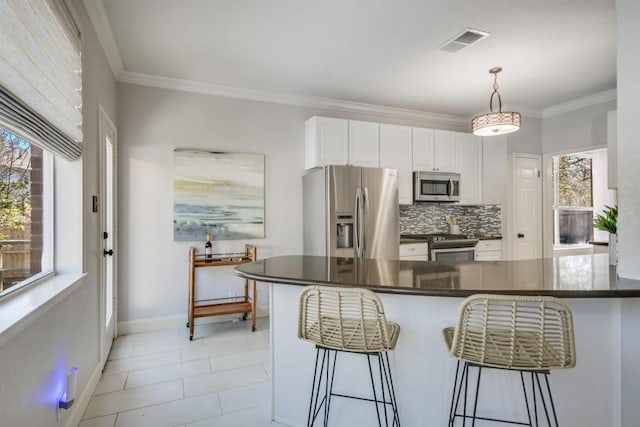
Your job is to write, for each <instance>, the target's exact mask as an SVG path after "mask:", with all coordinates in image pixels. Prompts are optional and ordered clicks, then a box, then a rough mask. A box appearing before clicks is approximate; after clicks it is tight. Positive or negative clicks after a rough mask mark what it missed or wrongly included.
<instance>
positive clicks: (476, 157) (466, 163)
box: [455, 132, 482, 205]
mask: <svg viewBox="0 0 640 427" xmlns="http://www.w3.org/2000/svg"><path fill="white" fill-rule="evenodd" d="M455 147H456V148H455V153H456V172H458V173H459V174H460V203H462V204H470V205H474V204H480V203H482V137H481V136H476V135H473V134H471V133H460V132H456V133H455Z"/></svg>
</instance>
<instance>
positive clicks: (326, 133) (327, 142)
mask: <svg viewBox="0 0 640 427" xmlns="http://www.w3.org/2000/svg"><path fill="white" fill-rule="evenodd" d="M348 161H349V121H348V120H344V119H334V118H331V117H319V116H313V117H311V118H310V119H309V120H307V121H306V122H305V168H306V169H311V168H313V167H316V166H327V165H346V164H347V163H348Z"/></svg>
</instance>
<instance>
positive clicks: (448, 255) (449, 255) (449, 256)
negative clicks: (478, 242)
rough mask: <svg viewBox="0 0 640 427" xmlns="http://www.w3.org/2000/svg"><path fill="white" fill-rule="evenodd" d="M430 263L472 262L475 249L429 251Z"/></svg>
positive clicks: (434, 249) (474, 257) (435, 249)
mask: <svg viewBox="0 0 640 427" xmlns="http://www.w3.org/2000/svg"><path fill="white" fill-rule="evenodd" d="M429 255H430V257H429V259H430V260H431V261H474V260H475V259H476V247H475V246H472V247H464V248H442V249H437V248H433V249H431V253H430V254H429Z"/></svg>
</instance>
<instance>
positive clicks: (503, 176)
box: [482, 135, 510, 207]
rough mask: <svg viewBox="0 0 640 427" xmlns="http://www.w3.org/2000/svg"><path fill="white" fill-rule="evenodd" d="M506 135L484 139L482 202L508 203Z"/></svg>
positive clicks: (508, 180) (488, 203)
mask: <svg viewBox="0 0 640 427" xmlns="http://www.w3.org/2000/svg"><path fill="white" fill-rule="evenodd" d="M508 166H509V161H508V158H507V137H506V135H500V136H489V137H485V138H483V139H482V202H483V203H484V204H486V205H503V207H504V206H505V205H506V202H507V191H508V188H510V187H509V183H510V179H509V167H508Z"/></svg>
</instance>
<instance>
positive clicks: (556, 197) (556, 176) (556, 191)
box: [551, 151, 594, 250]
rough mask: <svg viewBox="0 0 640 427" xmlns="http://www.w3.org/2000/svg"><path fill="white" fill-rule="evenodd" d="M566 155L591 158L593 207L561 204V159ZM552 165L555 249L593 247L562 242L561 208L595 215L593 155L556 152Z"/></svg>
mask: <svg viewBox="0 0 640 427" xmlns="http://www.w3.org/2000/svg"><path fill="white" fill-rule="evenodd" d="M566 156H580V157H584V158H589V159H591V193H592V194H591V207H585V206H562V207H561V206H560V185H559V182H560V173H559V164H560V162H559V159H560V157H566ZM551 165H552V168H553V174H552V178H553V179H552V183H551V184H552V188H553V203H552V209H553V249H554V250H562V249H566V250H569V249H580V248H587V247H591V246H590V245H589V243H560V210H561V209H566V208H570V209H572V210H575V211H582V212H591V216H592V217H593V212H594V206H593V198H594V195H593V155H592V154H591V153H588V152H583V151H578V152H572V153H564V154H556V155H553V156H552V157H551Z"/></svg>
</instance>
